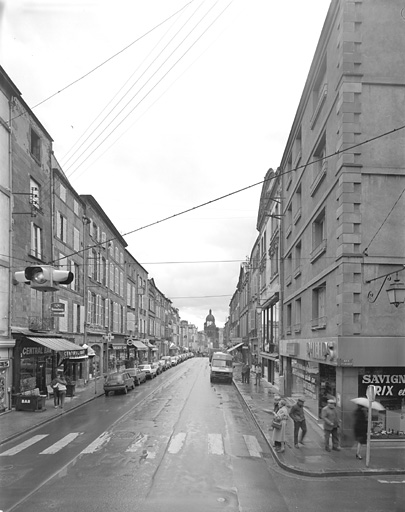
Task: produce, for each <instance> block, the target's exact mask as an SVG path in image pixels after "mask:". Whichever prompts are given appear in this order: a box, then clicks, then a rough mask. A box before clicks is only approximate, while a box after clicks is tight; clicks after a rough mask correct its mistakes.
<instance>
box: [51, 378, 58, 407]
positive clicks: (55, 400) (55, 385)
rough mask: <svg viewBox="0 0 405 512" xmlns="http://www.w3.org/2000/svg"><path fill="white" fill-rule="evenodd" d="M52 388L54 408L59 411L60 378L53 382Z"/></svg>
mask: <svg viewBox="0 0 405 512" xmlns="http://www.w3.org/2000/svg"><path fill="white" fill-rule="evenodd" d="M51 388H52V390H53V406H54V407H55V409H57V408H58V406H59V390H58V377H55V378H54V379H53V380H52V381H51Z"/></svg>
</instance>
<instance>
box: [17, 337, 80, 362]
mask: <svg viewBox="0 0 405 512" xmlns="http://www.w3.org/2000/svg"><path fill="white" fill-rule="evenodd" d="M27 339H29V340H30V341H33V342H34V343H38V344H39V345H42V346H43V347H47V348H49V349H50V350H54V351H55V352H59V353H60V355H61V356H62V357H63V358H64V359H85V358H87V355H86V349H85V348H83V347H81V346H80V345H76V343H72V342H71V341H68V340H65V339H64V338H33V337H29V338H28V337H27Z"/></svg>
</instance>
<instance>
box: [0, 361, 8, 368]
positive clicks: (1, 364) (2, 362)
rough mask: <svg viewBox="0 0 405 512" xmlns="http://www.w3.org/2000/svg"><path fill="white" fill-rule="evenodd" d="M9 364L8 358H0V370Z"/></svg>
mask: <svg viewBox="0 0 405 512" xmlns="http://www.w3.org/2000/svg"><path fill="white" fill-rule="evenodd" d="M9 366H10V361H9V360H8V359H2V360H0V370H2V369H3V368H8V367H9Z"/></svg>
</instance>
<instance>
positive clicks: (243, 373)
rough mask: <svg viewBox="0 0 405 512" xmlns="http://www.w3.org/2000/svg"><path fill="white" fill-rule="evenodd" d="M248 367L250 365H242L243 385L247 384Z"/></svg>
mask: <svg viewBox="0 0 405 512" xmlns="http://www.w3.org/2000/svg"><path fill="white" fill-rule="evenodd" d="M247 367H248V365H247V364H246V363H243V364H242V383H245V382H247V375H246V374H247Z"/></svg>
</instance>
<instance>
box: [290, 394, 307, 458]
mask: <svg viewBox="0 0 405 512" xmlns="http://www.w3.org/2000/svg"><path fill="white" fill-rule="evenodd" d="M304 403H305V400H304V399H303V398H298V400H297V403H296V404H294V405H293V406H292V407H291V410H290V417H291V419H292V420H293V422H294V446H295V448H299V444H298V443H301V444H304V437H305V434H306V433H307V423H306V421H305V414H304ZM300 429H301V436H300V438H299V440H298V434H299V431H300Z"/></svg>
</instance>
